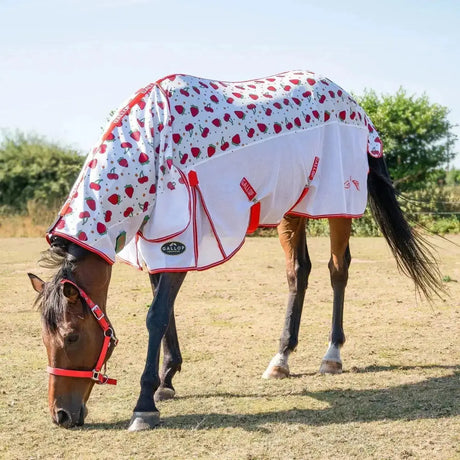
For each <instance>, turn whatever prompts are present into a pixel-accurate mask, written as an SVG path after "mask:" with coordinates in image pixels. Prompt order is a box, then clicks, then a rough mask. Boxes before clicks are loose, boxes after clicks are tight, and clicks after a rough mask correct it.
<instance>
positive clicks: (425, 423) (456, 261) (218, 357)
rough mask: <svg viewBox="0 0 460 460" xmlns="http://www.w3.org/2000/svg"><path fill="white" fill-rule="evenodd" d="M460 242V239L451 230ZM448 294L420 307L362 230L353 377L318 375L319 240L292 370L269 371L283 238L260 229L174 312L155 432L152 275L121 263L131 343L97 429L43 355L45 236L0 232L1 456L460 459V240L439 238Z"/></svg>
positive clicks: (380, 247)
mask: <svg viewBox="0 0 460 460" xmlns="http://www.w3.org/2000/svg"><path fill="white" fill-rule="evenodd" d="M449 238H450V239H451V240H453V241H455V242H456V244H457V245H459V244H460V236H459V235H457V236H449ZM432 241H433V242H434V243H435V244H436V245H438V246H439V247H438V251H439V257H440V263H441V271H442V273H443V275H444V276H445V279H446V280H448V282H446V286H447V287H448V289H449V291H450V294H451V295H450V297H444V298H443V300H437V301H435V302H434V304H433V305H430V304H428V303H426V302H420V301H418V302H417V301H416V298H415V295H414V290H413V286H412V283H411V282H410V281H409V280H407V279H406V278H405V277H403V276H402V275H400V274H398V272H397V269H396V266H395V263H394V261H393V259H392V257H391V255H390V253H389V250H388V249H387V248H386V245H385V242H384V240H383V239H381V238H353V239H352V254H353V257H354V260H353V262H352V266H351V274H350V281H349V287H348V290H347V296H346V299H347V301H346V307H345V333H346V335H347V343H346V345H345V347H344V349H343V353H342V358H343V360H344V369H345V372H344V373H343V374H342V375H340V376H319V375H318V374H317V370H318V368H319V364H320V360H321V357H322V355H323V354H324V352H325V350H326V346H327V336H328V330H329V324H330V318H331V302H330V299H331V292H330V285H329V275H328V270H327V259H328V246H329V244H328V240H327V239H326V238H312V239H311V240H310V254H311V257H312V261H313V271H312V274H311V278H310V288H309V291H308V294H307V300H306V305H305V310H304V317H303V321H302V326H301V336H300V343H299V349H298V351H297V353H295V354H294V355H293V356H292V358H291V362H290V364H291V371H292V373H293V377H292V378H291V379H288V380H283V381H275V382H271V381H270V382H267V381H264V380H261V378H260V376H261V374H262V372H263V371H264V369H265V367H266V365H267V364H268V362H269V360H270V358H271V357H272V355H273V354H274V353H275V352H276V349H277V341H278V337H279V334H280V330H281V326H282V322H283V318H284V310H285V300H286V283H285V275H284V262H283V256H282V254H281V250H280V248H279V245H278V241H277V240H276V239H274V238H252V239H249V240H248V241H247V243H246V244H245V246H244V247H243V249H242V250H241V251H240V252H239V253H238V254H237V255H236V256H235V258H234V259H232V260H231V261H230V262H229V263H227V264H225V265H223V266H221V267H218V268H216V269H213V270H210V271H207V272H202V273H191V274H190V275H189V276H188V278H187V279H186V281H185V284H184V287H183V289H182V291H181V293H180V294H179V297H178V300H177V306H176V314H177V323H178V330H179V335H180V339H181V344H182V351H183V356H184V365H183V370H182V372H181V374H179V375H178V376H177V377H176V380H175V384H176V389H177V392H178V397H177V399H175V400H174V401H168V402H163V403H161V404H160V406H159V408H160V410H161V415H162V419H163V424H162V425H161V427H159V428H158V429H155V430H153V431H149V432H142V433H128V432H127V431H126V427H127V424H128V421H129V418H130V416H131V411H132V408H133V406H134V404H135V401H136V398H137V394H138V389H139V385H138V381H139V377H140V374H141V371H142V367H143V364H144V356H145V348H146V330H145V326H144V321H145V314H146V311H147V305H148V304H149V302H150V300H151V294H150V291H149V287H148V280H147V275H145V274H142V273H138V272H136V271H135V270H133V269H132V268H130V267H127V266H125V265H123V264H117V265H115V268H114V273H113V280H112V284H111V290H110V294H109V301H108V302H109V310H108V311H109V313H110V318H111V320H112V322H113V323H114V325H115V328H116V331H117V335H118V338H119V339H120V344H119V346H118V347H117V350H116V351H115V353H114V356H113V357H112V359H111V361H110V363H109V369H108V373H109V375H111V376H113V377H115V378H118V379H119V384H118V385H117V386H116V387H97V388H95V389H94V390H93V394H92V396H91V398H90V401H89V411H90V412H89V415H88V417H87V424H86V425H85V426H84V427H82V428H77V429H72V430H64V429H60V428H57V427H55V426H54V425H53V424H52V423H51V420H50V417H49V415H48V408H47V399H46V391H47V376H46V373H45V370H44V369H45V366H46V356H45V351H44V347H43V345H42V343H41V338H40V322H39V315H38V313H37V312H36V311H35V310H34V308H33V307H32V303H33V300H34V293H33V291H32V289H31V287H30V285H29V283H28V280H27V278H26V272H27V271H34V272H35V273H37V274H40V275H43V276H44V277H45V278H46V277H48V276H49V273H47V272H46V271H45V270H43V269H41V268H38V267H37V265H36V262H35V261H36V260H37V259H38V257H39V252H40V251H41V250H43V249H45V243H44V241H43V240H42V239H35V238H24V239H19V238H17V239H15V238H5V239H0V254H1V261H0V275H1V276H0V292H1V296H0V315H1V330H0V360H1V372H0V458H6V459H10V458H21V459H23V458H98V459H101V458H168V459H173V458H184V459H192V458H215V459H266V458H280V459H286V458H298V459H306V458H337V457H340V458H360V459H362V458H378V459H385V458H388V459H394V458H443V459H444V458H446V459H447V458H460V450H459V447H458V446H459V445H460V439H459V433H460V397H459V387H460V386H459V383H460V378H459V370H460V339H459V337H460V326H459V324H460V322H459V320H460V285H459V282H457V280H458V281H460V257H459V255H460V249H459V246H454V245H452V244H450V243H447V242H445V241H443V240H441V239H439V238H434V239H432Z"/></svg>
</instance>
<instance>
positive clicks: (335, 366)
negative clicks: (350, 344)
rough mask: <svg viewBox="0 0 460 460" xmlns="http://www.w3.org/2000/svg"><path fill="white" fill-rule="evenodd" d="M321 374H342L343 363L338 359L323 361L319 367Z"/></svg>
mask: <svg viewBox="0 0 460 460" xmlns="http://www.w3.org/2000/svg"><path fill="white" fill-rule="evenodd" d="M319 373H320V374H341V373H342V363H339V362H337V361H328V360H327V359H326V360H324V361H323V362H322V363H321V366H320V368H319Z"/></svg>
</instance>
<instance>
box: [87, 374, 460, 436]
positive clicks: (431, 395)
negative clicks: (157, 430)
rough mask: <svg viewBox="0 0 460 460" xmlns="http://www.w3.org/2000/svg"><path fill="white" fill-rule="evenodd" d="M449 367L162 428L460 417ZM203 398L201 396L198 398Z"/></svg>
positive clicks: (193, 417) (458, 378)
mask: <svg viewBox="0 0 460 460" xmlns="http://www.w3.org/2000/svg"><path fill="white" fill-rule="evenodd" d="M427 367H432V366H427ZM433 367H439V366H433ZM448 368H451V369H454V370H455V372H454V374H453V375H449V376H445V377H436V378H430V379H427V380H424V381H422V382H418V383H415V384H406V385H399V386H396V387H392V388H386V389H370V390H369V389H368V390H325V391H317V392H309V391H303V392H301V393H299V394H287V395H284V396H271V397H272V399H276V398H277V397H283V398H292V406H293V409H291V410H283V411H271V412H259V413H256V414H250V413H248V414H222V413H202V414H184V415H175V416H169V417H168V416H165V417H163V418H162V424H161V425H160V426H161V427H164V428H167V429H181V430H206V429H214V428H229V427H239V428H242V429H244V430H247V431H260V430H265V429H266V428H264V427H263V425H266V424H272V423H276V424H279V423H282V424H289V423H291V424H304V425H311V426H323V425H330V424H337V423H353V422H364V423H366V422H373V421H379V420H406V421H410V420H417V419H436V418H446V417H455V416H458V415H460V393H459V391H458V388H459V387H460V366H448ZM369 372H370V371H369ZM213 396H214V397H228V398H234V397H247V398H257V397H259V396H260V395H232V394H231V393H223V394H221V393H216V394H214V395H213ZM199 397H202V396H199ZM199 397H198V396H197V398H199ZM209 397H211V395H209ZM264 397H266V395H265V396H264ZM304 398H313V399H316V400H318V401H322V402H325V403H327V404H328V407H327V408H324V409H297V408H296V406H299V405H305V404H303V401H305V400H304ZM307 404H308V403H307ZM248 407H250V402H248ZM127 426H128V421H118V422H115V423H101V424H98V423H93V424H88V425H85V426H84V427H82V428H81V429H83V430H85V429H86V430H107V429H108V430H110V429H112V430H121V429H126V428H127Z"/></svg>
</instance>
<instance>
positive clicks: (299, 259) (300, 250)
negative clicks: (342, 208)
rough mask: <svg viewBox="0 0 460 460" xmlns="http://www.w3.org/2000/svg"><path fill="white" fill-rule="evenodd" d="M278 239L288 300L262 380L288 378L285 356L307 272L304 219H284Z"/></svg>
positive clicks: (295, 331) (292, 344) (294, 335)
mask: <svg viewBox="0 0 460 460" xmlns="http://www.w3.org/2000/svg"><path fill="white" fill-rule="evenodd" d="M278 235H279V238H280V242H281V246H282V248H283V249H284V253H285V256H286V272H287V280H288V286H289V297H288V305H287V311H286V319H285V322H284V328H283V332H282V334H281V338H280V345H279V350H278V353H277V354H276V355H275V356H274V357H273V359H272V360H271V361H270V364H269V365H268V367H267V369H266V370H265V372H264V374H263V375H262V377H263V378H265V379H282V378H285V377H288V376H289V365H288V358H289V354H290V353H291V352H292V351H294V350H295V348H296V347H297V342H298V337H299V327H300V318H301V316H302V307H303V302H304V298H305V290H306V289H307V285H308V276H309V274H310V271H311V262H310V257H309V255H308V249H307V244H306V235H305V218H303V217H293V216H285V217H284V218H283V220H282V221H281V223H280V224H279V226H278Z"/></svg>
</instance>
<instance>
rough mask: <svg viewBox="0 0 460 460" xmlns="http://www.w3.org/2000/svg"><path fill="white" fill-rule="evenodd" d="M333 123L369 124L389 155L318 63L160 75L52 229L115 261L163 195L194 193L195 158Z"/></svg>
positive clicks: (89, 165)
mask: <svg viewBox="0 0 460 460" xmlns="http://www.w3.org/2000/svg"><path fill="white" fill-rule="evenodd" d="M332 123H335V124H339V125H347V126H352V127H354V128H357V129H360V130H365V132H366V135H367V149H368V154H369V155H371V156H373V157H376V158H378V157H381V156H382V145H381V141H380V138H379V136H378V133H377V131H376V130H375V128H374V126H373V125H372V123H371V121H370V120H369V118H368V117H367V115H366V113H365V112H364V110H363V109H362V108H361V107H360V106H359V105H358V104H357V103H356V102H355V100H354V99H353V98H352V97H351V96H350V95H349V94H348V93H346V92H345V91H344V90H343V89H342V88H340V87H339V86H337V85H336V84H335V83H333V82H332V81H330V80H329V79H327V78H325V77H322V76H320V75H316V74H314V73H312V72H309V71H290V72H284V73H280V74H277V75H273V76H271V77H267V78H261V79H257V80H250V81H244V82H236V83H235V82H226V81H217V80H207V79H202V78H198V77H193V76H189V75H181V74H177V75H171V76H169V77H166V78H163V79H161V80H158V81H157V82H155V83H152V84H150V85H148V86H146V87H145V88H142V89H141V90H139V91H138V92H137V93H135V94H134V95H133V96H132V97H131V98H130V99H129V100H128V101H127V102H126V103H124V104H123V105H122V106H121V107H120V108H119V110H118V111H117V112H116V113H115V115H114V117H113V118H112V120H111V121H110V122H109V125H108V127H107V129H106V131H105V132H104V134H103V135H102V137H101V138H100V139H99V141H98V142H97V143H96V145H95V147H94V149H93V150H92V151H91V153H90V154H89V155H88V158H87V160H86V163H85V166H84V167H83V169H82V171H81V173H80V176H79V178H78V179H77V182H76V183H75V185H74V187H73V189H72V191H71V193H70V195H69V198H68V200H67V202H66V204H65V206H64V207H63V210H62V211H61V219H60V220H59V221H58V223H57V224H56V226H55V227H54V229H53V230H52V232H54V233H59V234H61V235H64V236H68V237H69V238H70V239H74V240H75V241H82V242H83V241H84V242H85V245H86V246H89V247H92V248H94V250H95V251H96V252H98V253H99V254H101V255H102V256H103V257H105V258H106V260H108V261H109V262H113V261H114V260H115V253H116V252H119V251H121V250H123V249H124V247H125V245H130V244H134V245H136V244H137V243H136V239H135V236H136V234H138V232H139V231H143V229H144V227H145V226H148V225H151V224H152V222H154V221H155V218H154V217H155V216H154V214H153V213H154V212H155V202H156V200H157V199H159V197H161V196H163V195H164V196H168V197H169V196H171V197H172V196H174V194H176V196H178V195H177V194H180V193H184V190H185V192H186V193H188V190H189V184H188V183H187V181H185V180H184V177H187V172H188V171H190V170H193V168H194V167H195V166H197V165H199V164H200V163H202V162H205V161H210V160H211V161H215V160H217V159H218V158H219V157H221V156H223V155H229V154H231V153H232V152H234V151H236V150H241V149H244V148H245V147H248V146H251V145H255V144H257V143H261V142H269V141H270V140H271V139H273V138H275V137H280V136H288V135H289V136H291V135H293V134H295V133H299V132H303V131H308V130H313V129H315V128H318V127H322V126H324V125H326V124H332ZM266 146H267V148H269V144H268V143H267V144H266ZM187 196H188V195H187ZM156 218H157V219H160V218H164V216H156ZM167 218H169V217H166V219H167ZM130 257H131V259H135V257H134V256H132V255H131V256H130ZM133 263H135V264H136V263H137V260H133Z"/></svg>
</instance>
